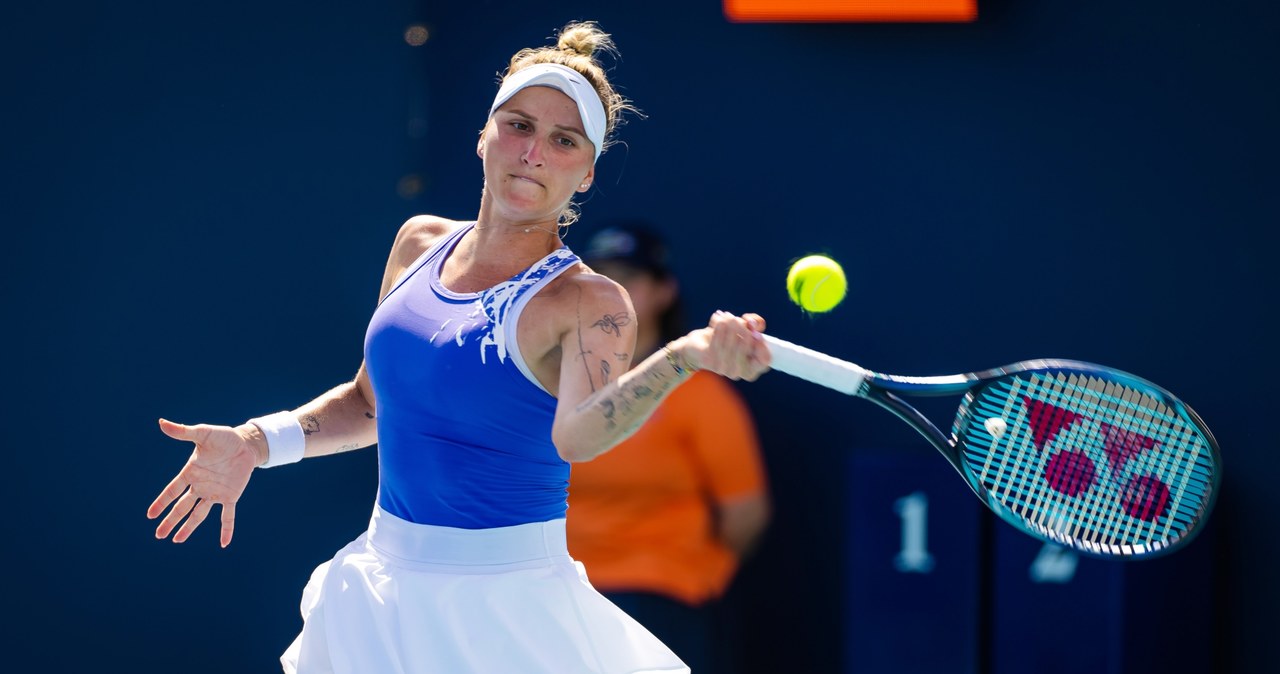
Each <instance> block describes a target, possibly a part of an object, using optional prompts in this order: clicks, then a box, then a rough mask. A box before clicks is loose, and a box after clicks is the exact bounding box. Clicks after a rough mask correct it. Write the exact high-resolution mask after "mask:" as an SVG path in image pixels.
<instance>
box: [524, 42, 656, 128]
mask: <svg viewBox="0 0 1280 674" xmlns="http://www.w3.org/2000/svg"><path fill="white" fill-rule="evenodd" d="M596 54H608V55H609V56H611V57H613V58H615V59H616V58H617V57H618V48H617V47H616V46H615V45H614V44H613V38H611V37H609V34H608V33H606V32H604V31H602V30H600V27H599V26H598V25H596V22H595V21H575V22H571V23H569V24H567V25H565V27H564V28H561V29H560V33H559V35H558V37H557V40H556V46H554V47H537V48H534V47H529V48H526V49H521V50H520V51H518V52H516V53H515V55H514V56H512V57H511V63H509V64H508V65H507V70H506V72H505V73H502V77H501V79H503V80H505V79H506V78H508V77H510V76H511V75H512V74H513V73H517V72H519V71H521V70H523V69H525V68H527V67H529V66H532V65H537V64H539V63H557V64H559V65H562V66H565V67H567V68H572V69H574V70H576V71H577V72H578V73H579V74H581V75H582V76H583V77H585V78H587V81H588V82H590V83H591V88H593V89H595V90H596V95H597V96H599V97H600V102H601V103H603V104H604V111H605V118H606V125H605V130H604V137H605V140H604V147H602V148H600V151H601V152H602V153H603V152H604V151H605V150H606V149H607V148H608V147H609V146H611V145H613V143H614V138H613V135H614V130H615V129H616V128H617V127H618V126H620V125H621V124H622V123H623V121H624V119H623V117H622V115H623V113H636V114H638V113H639V111H638V110H636V108H635V106H634V105H632V104H631V101H628V100H627V99H626V98H625V97H623V95H622V94H620V93H618V91H617V90H616V89H614V88H613V85H612V84H610V83H609V76H608V75H607V74H605V71H604V68H603V67H602V66H601V65H600V62H599V60H598V59H597V58H596Z"/></svg>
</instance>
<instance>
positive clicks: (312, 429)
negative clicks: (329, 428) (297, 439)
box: [298, 414, 320, 435]
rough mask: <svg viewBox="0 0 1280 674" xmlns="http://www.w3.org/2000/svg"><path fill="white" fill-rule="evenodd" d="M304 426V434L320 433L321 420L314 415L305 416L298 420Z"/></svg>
mask: <svg viewBox="0 0 1280 674" xmlns="http://www.w3.org/2000/svg"><path fill="white" fill-rule="evenodd" d="M298 422H299V423H300V424H301V425H302V434H303V435H311V434H313V433H319V432H320V418H319V417H317V416H316V415H314V414H304V415H302V417H301V418H299V419H298Z"/></svg>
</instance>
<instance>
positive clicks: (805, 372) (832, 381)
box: [764, 335, 869, 395]
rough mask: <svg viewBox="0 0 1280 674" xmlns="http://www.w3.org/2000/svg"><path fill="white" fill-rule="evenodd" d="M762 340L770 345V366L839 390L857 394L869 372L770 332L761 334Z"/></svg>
mask: <svg viewBox="0 0 1280 674" xmlns="http://www.w3.org/2000/svg"><path fill="white" fill-rule="evenodd" d="M764 342H765V344H767V345H768V346H769V354H770V355H771V356H772V357H773V365H772V367H773V369H775V370H777V371H779V372H786V373H787V374H789V375H791V376H793V377H799V378H800V379H803V380H805V381H809V382H813V383H814V384H819V385H821V386H826V387H827V388H831V389H835V390H837V391H839V392H841V393H847V394H848V395H857V393H858V389H859V388H860V387H861V386H862V382H863V380H865V379H866V378H867V375H868V374H869V373H868V372H867V371H866V370H864V369H862V368H860V367H858V366H857V365H854V364H853V363H850V362H848V361H845V360H840V359H839V358H834V357H832V356H828V355H827V354H825V353H821V352H819V351H814V350H813V349H806V348H805V347H803V346H799V345H797V344H792V343H791V342H788V341H785V340H781V339H778V338H777V337H774V336H772V335H764Z"/></svg>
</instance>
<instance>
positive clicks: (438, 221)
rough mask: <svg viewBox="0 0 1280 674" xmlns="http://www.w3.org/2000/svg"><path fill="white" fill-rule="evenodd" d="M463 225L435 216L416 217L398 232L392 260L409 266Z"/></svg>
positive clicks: (406, 222) (405, 223)
mask: <svg viewBox="0 0 1280 674" xmlns="http://www.w3.org/2000/svg"><path fill="white" fill-rule="evenodd" d="M461 226H462V223H460V222H458V221H457V220H450V219H448V218H442V217H439V216H435V215H415V216H413V217H412V218H409V219H408V220H405V222H404V224H403V225H400V231H399V232H396V241H395V244H394V245H393V246H392V258H393V259H395V260H396V261H397V262H400V263H401V266H408V265H409V264H410V263H411V262H413V261H414V260H416V259H418V256H419V255H422V254H423V253H424V252H426V250H427V249H428V248H430V247H431V246H432V244H434V243H435V242H437V241H439V240H440V239H441V238H443V237H445V236H447V235H448V234H449V232H452V231H453V230H455V229H457V228H458V227H461Z"/></svg>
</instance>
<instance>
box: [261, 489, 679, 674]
mask: <svg viewBox="0 0 1280 674" xmlns="http://www.w3.org/2000/svg"><path fill="white" fill-rule="evenodd" d="M302 618H303V621H304V625H303V628H302V633H301V634H299V635H298V638H297V639H295V640H294V641H293V644H292V645H290V646H289V648H288V650H286V651H285V652H284V655H282V656H281V657H280V662H281V664H283V665H284V671H285V672H288V673H289V674H295V673H296V674H322V673H328V672H333V673H335V674H337V673H343V674H345V673H348V672H350V673H356V672H358V673H360V674H393V673H394V674H544V673H545V674H587V673H591V674H643V673H645V672H654V673H656V672H686V673H687V672H689V668H688V667H687V666H686V665H685V664H684V663H683V662H681V661H680V659H679V658H678V657H676V655H675V654H674V653H672V652H671V650H670V649H669V648H667V647H666V646H664V645H663V644H662V642H661V641H659V640H658V639H657V637H654V636H653V635H652V634H650V633H649V631H648V630H646V629H645V628H644V627H642V626H640V624H639V623H637V622H636V621H635V620H633V619H632V618H631V617H630V616H628V615H627V614H625V613H623V612H622V610H621V609H619V608H618V607H617V606H614V605H613V603H612V602H610V601H609V600H608V599H605V598H604V597H603V596H602V595H601V594H600V593H599V592H597V591H596V590H595V588H593V587H591V584H590V583H588V582H587V576H586V572H585V570H584V569H583V567H582V564H581V563H579V562H575V561H574V560H573V559H572V558H571V557H569V552H568V548H567V546H566V544H565V521H564V520H563V519H559V520H552V521H550V522H536V523H532V524H522V525H519V526H514V527H500V528H494V529H455V528H452V527H437V526H430V525H424V524H414V523H412V522H409V521H407V520H403V519H400V518H398V517H396V516H394V515H392V514H390V513H388V512H386V511H385V510H383V509H382V508H380V507H375V509H374V512H373V518H372V520H371V521H370V523H369V530H368V531H366V532H365V533H363V534H361V535H360V537H359V538H357V539H356V540H354V541H352V542H351V543H350V544H348V545H347V546H346V547H344V548H343V549H342V550H339V551H338V554H337V555H335V556H334V558H333V559H332V560H330V561H328V562H325V563H324V564H321V565H320V566H319V567H317V568H316V570H315V572H314V573H313V574H312V575H311V581H310V582H308V583H307V587H306V589H305V590H304V591H303V593H302Z"/></svg>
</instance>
